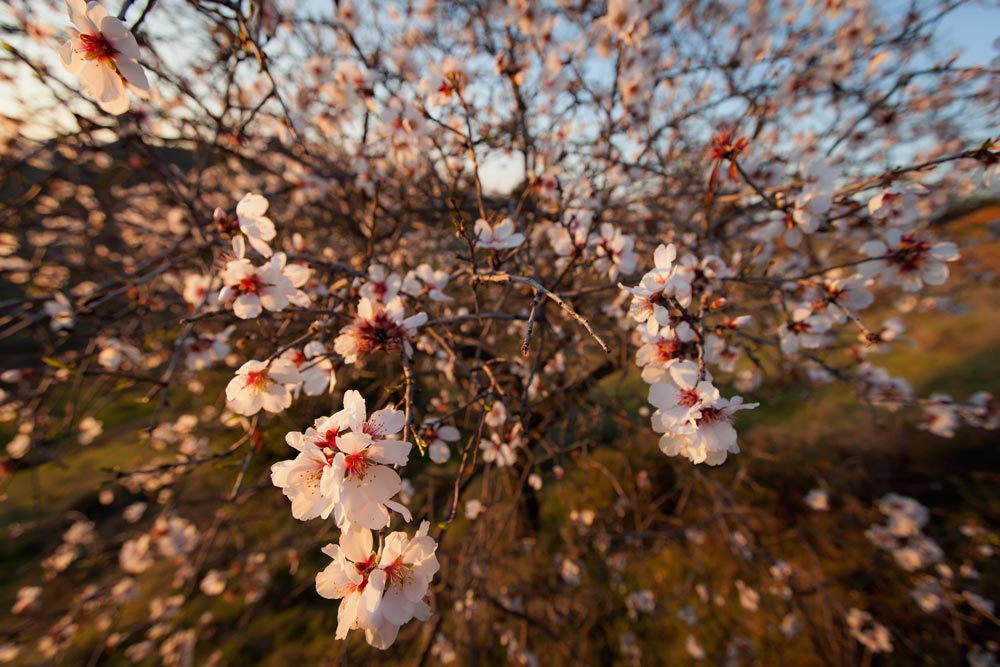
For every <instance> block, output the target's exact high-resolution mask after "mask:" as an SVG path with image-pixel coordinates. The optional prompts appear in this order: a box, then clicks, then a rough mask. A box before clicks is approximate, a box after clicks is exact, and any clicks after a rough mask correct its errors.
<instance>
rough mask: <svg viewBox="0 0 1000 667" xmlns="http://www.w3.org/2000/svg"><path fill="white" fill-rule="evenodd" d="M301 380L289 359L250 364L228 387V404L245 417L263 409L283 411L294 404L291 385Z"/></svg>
mask: <svg viewBox="0 0 1000 667" xmlns="http://www.w3.org/2000/svg"><path fill="white" fill-rule="evenodd" d="M299 381H300V379H299V372H298V371H297V370H296V368H295V365H294V364H293V363H291V362H290V361H288V360H287V359H275V360H274V361H272V362H270V363H268V362H266V361H248V362H246V363H245V364H243V365H242V366H240V367H239V369H238V370H237V371H236V376H235V377H234V378H233V379H232V380H230V381H229V384H228V385H226V403H227V405H228V406H229V408H230V409H231V410H232V411H233V412H235V413H237V414H241V415H248V416H249V415H255V414H257V413H258V412H260V411H261V410H262V409H263V410H265V411H267V412H281V411H282V410H285V409H287V408H288V406H290V405H291V404H292V392H291V390H290V389H289V385H296V384H298V383H299Z"/></svg>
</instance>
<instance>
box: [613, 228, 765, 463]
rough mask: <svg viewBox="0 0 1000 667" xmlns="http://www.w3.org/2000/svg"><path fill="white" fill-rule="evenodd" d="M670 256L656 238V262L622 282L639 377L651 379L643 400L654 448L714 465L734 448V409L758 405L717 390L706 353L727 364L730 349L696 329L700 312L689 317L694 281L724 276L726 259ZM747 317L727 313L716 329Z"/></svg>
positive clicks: (733, 326) (727, 366)
mask: <svg viewBox="0 0 1000 667" xmlns="http://www.w3.org/2000/svg"><path fill="white" fill-rule="evenodd" d="M676 260H677V249H676V247H675V246H674V245H673V244H670V245H669V246H664V245H661V246H659V247H658V248H657V249H656V252H655V253H654V261H655V268H653V269H652V270H651V271H649V272H647V273H646V274H645V275H643V277H642V278H641V280H640V281H639V284H638V285H637V286H635V287H631V288H630V287H625V286H624V285H621V287H622V289H624V290H625V291H626V292H628V293H629V294H631V296H632V302H631V305H630V307H629V312H630V314H631V316H632V318H633V319H634V320H635V321H636V322H638V323H639V325H640V326H639V329H638V335H639V336H640V339H641V340H642V346H641V347H640V348H639V350H638V352H637V354H636V363H637V364H638V365H639V366H641V367H642V379H643V380H644V381H646V382H648V383H649V384H650V385H651V386H650V389H649V402H650V403H651V404H652V405H653V407H655V408H656V411H655V412H654V413H653V415H652V426H653V430H654V431H656V432H657V433H661V434H662V436H661V437H660V450H661V451H662V452H663V453H664V454H666V455H667V456H684V457H685V458H687V459H689V460H690V461H691V462H692V463H706V464H708V465H720V464H722V463H724V462H725V460H726V457H727V456H728V454H730V453H737V452H739V451H740V450H739V446H738V445H737V442H736V441H737V437H736V429H735V428H733V425H732V418H733V415H734V414H735V413H736V412H738V411H740V410H752V409H753V408H755V407H757V404H756V403H744V402H743V398H742V397H740V396H734V397H732V398H730V399H726V398H723V397H722V395H721V393H720V392H719V390H718V388H716V387H715V385H714V384H713V378H712V374H711V373H710V372H709V371H708V369H707V368H705V361H706V358H710V359H711V360H712V361H714V362H715V363H717V364H718V365H719V366H720V367H721V368H724V369H728V370H732V362H733V361H734V360H735V357H736V352H735V351H734V350H730V349H729V348H728V346H727V345H726V343H725V341H724V340H723V339H722V338H721V337H719V336H717V335H714V334H713V337H712V338H711V339H710V338H709V337H708V336H706V335H705V334H703V333H702V332H701V331H700V330H698V331H696V330H695V328H694V327H693V326H692V323H694V324H697V325H698V326H699V327H700V328H701V329H702V330H703V327H704V324H703V322H704V316H705V315H706V313H702V314H701V315H700V316H699V317H698V318H697V319H695V317H693V316H692V315H691V313H689V312H688V306H690V305H691V304H692V295H693V291H694V289H695V287H693V285H696V284H699V283H701V282H703V281H704V280H705V279H707V278H710V277H715V276H724V275H727V273H728V272H727V269H726V267H725V264H724V263H723V262H722V261H721V260H719V259H718V258H717V257H707V258H705V259H704V260H702V261H701V262H697V261H692V260H686V261H682V262H677V261H676ZM748 319H749V318H746V317H741V318H736V319H730V320H726V321H725V322H724V323H723V325H722V326H721V327H720V331H723V330H734V329H737V328H739V327H740V326H743V325H745V324H746V323H747V321H748Z"/></svg>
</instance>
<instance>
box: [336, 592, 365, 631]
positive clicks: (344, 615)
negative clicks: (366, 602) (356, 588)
mask: <svg viewBox="0 0 1000 667" xmlns="http://www.w3.org/2000/svg"><path fill="white" fill-rule="evenodd" d="M360 603H361V594H360V593H351V594H350V595H348V596H347V597H345V598H344V600H343V602H341V603H340V609H338V610H337V633H336V634H335V635H334V638H336V639H346V638H347V633H348V632H350V631H351V628H353V627H354V623H355V621H357V620H358V606H359V605H360Z"/></svg>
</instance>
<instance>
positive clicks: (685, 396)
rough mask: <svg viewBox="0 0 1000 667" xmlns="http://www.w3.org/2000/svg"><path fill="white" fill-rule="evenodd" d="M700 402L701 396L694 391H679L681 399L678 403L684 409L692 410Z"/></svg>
mask: <svg viewBox="0 0 1000 667" xmlns="http://www.w3.org/2000/svg"><path fill="white" fill-rule="evenodd" d="M699 402H701V395H700V394H699V393H698V392H697V391H696V390H695V389H681V398H680V400H679V401H678V403H679V404H680V405H683V406H684V407H685V408H693V407H694V406H696V405H698V403H699Z"/></svg>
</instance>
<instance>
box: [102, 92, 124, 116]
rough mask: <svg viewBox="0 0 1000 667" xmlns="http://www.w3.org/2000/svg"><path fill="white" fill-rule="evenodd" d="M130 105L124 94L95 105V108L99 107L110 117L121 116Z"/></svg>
mask: <svg viewBox="0 0 1000 667" xmlns="http://www.w3.org/2000/svg"><path fill="white" fill-rule="evenodd" d="M130 105H131V103H130V102H129V99H128V95H126V94H125V93H124V92H123V93H122V95H121V96H120V97H116V98H114V99H113V100H111V101H109V102H98V103H97V106H99V107H101V109H102V110H104V111H105V112H106V113H109V114H111V115H112V116H120V115H122V114H123V113H125V112H126V111H128V110H129V106H130Z"/></svg>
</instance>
